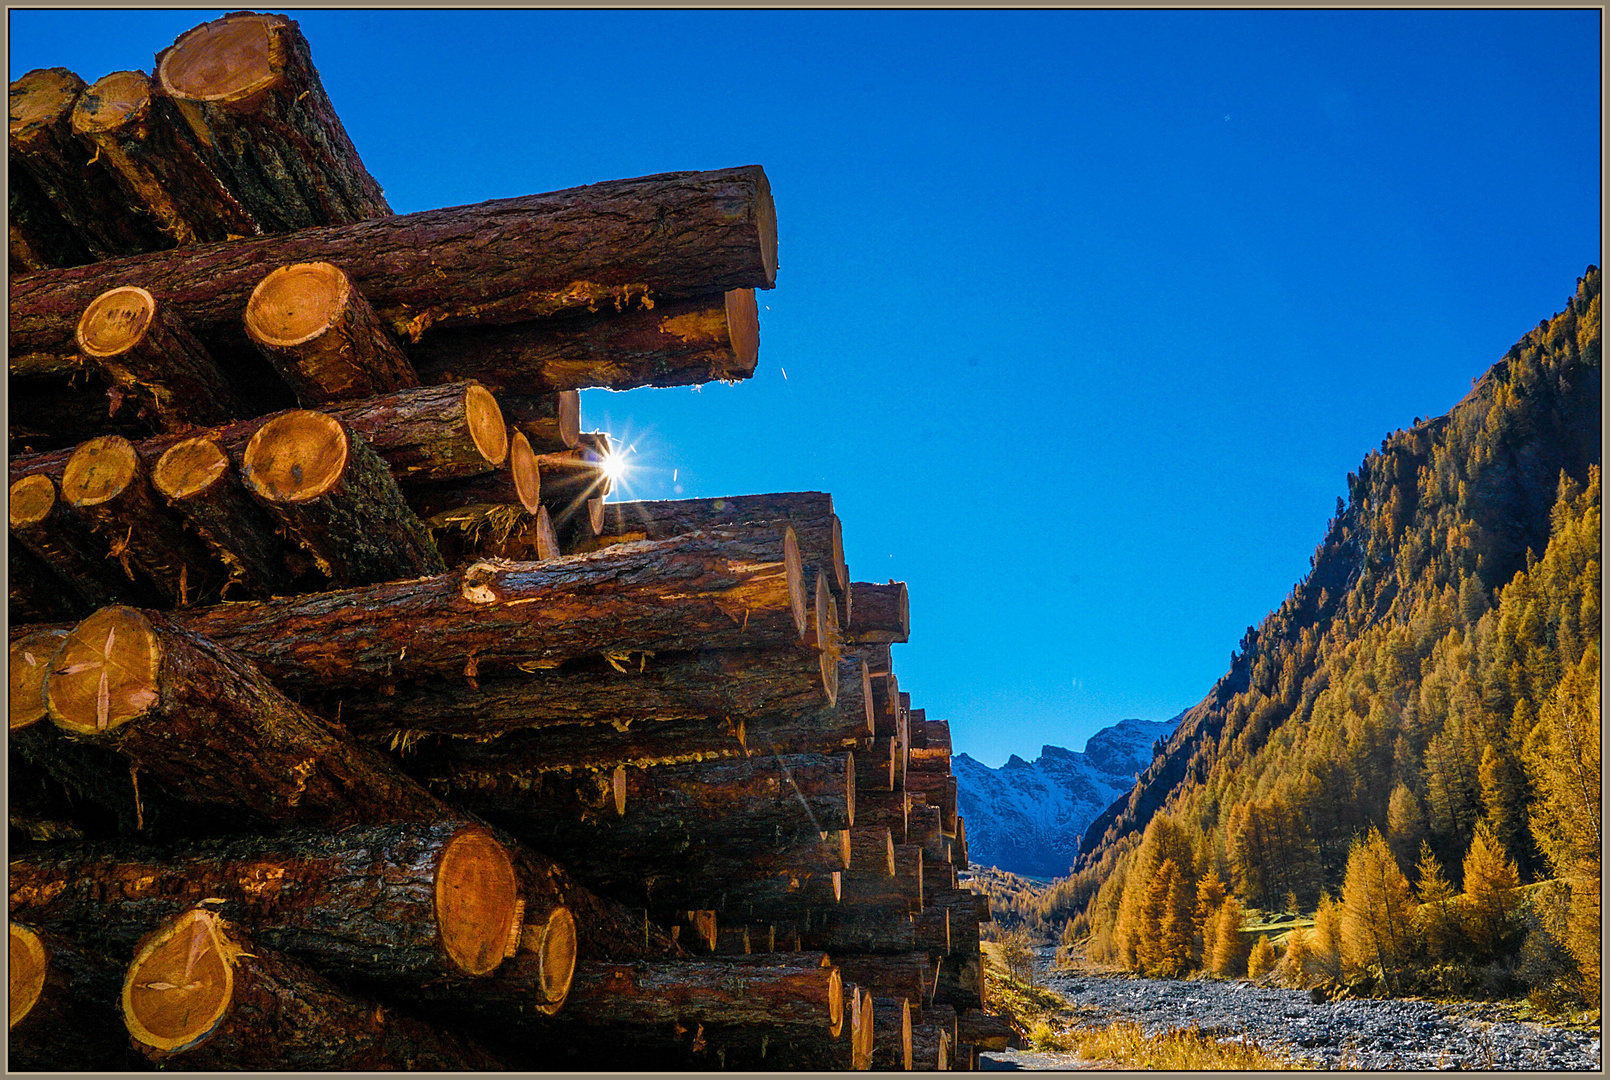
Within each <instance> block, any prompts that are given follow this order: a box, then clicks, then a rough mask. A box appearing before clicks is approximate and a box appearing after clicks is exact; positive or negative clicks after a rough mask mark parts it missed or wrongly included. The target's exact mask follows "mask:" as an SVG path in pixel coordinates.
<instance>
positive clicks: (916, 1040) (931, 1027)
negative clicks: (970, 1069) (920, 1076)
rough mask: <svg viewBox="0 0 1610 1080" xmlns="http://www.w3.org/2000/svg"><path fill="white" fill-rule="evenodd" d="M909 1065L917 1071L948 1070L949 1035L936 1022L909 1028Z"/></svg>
mask: <svg viewBox="0 0 1610 1080" xmlns="http://www.w3.org/2000/svg"><path fill="white" fill-rule="evenodd" d="M911 1067H912V1068H913V1069H915V1070H917V1071H918V1072H949V1071H950V1036H948V1035H946V1034H945V1029H944V1028H942V1027H940V1026H939V1025H937V1024H917V1025H915V1026H913V1027H912V1029H911Z"/></svg>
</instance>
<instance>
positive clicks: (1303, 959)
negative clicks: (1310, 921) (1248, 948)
mask: <svg viewBox="0 0 1610 1080" xmlns="http://www.w3.org/2000/svg"><path fill="white" fill-rule="evenodd" d="M1312 941H1313V932H1312V931H1310V930H1305V929H1304V928H1302V927H1300V926H1299V927H1297V928H1295V929H1294V930H1292V932H1291V934H1290V935H1289V936H1288V937H1287V938H1286V955H1285V956H1283V957H1281V958H1280V972H1279V974H1280V981H1281V983H1282V984H1284V985H1286V986H1296V987H1303V986H1307V985H1308V978H1309V968H1310V966H1311V957H1312V953H1313V947H1312V944H1311V943H1312ZM1248 966H1249V967H1250V961H1249V962H1248Z"/></svg>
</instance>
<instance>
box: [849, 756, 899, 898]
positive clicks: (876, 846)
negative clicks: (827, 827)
mask: <svg viewBox="0 0 1610 1080" xmlns="http://www.w3.org/2000/svg"><path fill="white" fill-rule="evenodd" d="M860 778H861V766H860V761H859V755H857V762H856V780H857V782H858V783H859V781H860ZM847 869H850V870H854V871H856V872H857V876H863V875H864V876H871V877H886V878H892V877H894V873H895V864H894V839H893V838H892V837H891V836H890V835H889V827H888V826H887V825H857V826H856V827H855V828H853V829H851V830H850V865H849V866H848V867H847Z"/></svg>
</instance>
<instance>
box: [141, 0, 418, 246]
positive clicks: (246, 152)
mask: <svg viewBox="0 0 1610 1080" xmlns="http://www.w3.org/2000/svg"><path fill="white" fill-rule="evenodd" d="M156 81H157V82H158V84H159V85H160V87H161V90H162V93H163V94H164V95H166V96H167V97H168V98H170V99H171V100H172V102H173V104H174V105H175V106H176V110H177V112H178V113H179V114H180V115H181V116H182V117H183V118H184V121H185V123H186V124H187V125H188V126H189V127H190V129H191V130H192V131H193V132H194V134H195V136H196V138H197V139H198V140H200V141H201V142H202V143H204V144H206V145H208V146H212V147H214V148H216V150H217V151H218V153H217V156H216V158H215V159H214V164H215V167H216V168H218V169H220V170H221V171H222V175H221V176H220V179H222V180H223V182H224V184H225V185H227V187H228V188H229V190H230V192H231V193H233V194H234V196H235V198H236V199H238V200H239V201H240V202H241V203H242V204H243V205H244V206H246V207H248V208H249V209H250V211H251V214H252V216H253V218H254V219H255V220H256V221H257V222H258V224H259V225H260V226H261V227H262V229H263V231H265V232H285V231H288V230H292V229H307V228H310V227H313V226H319V225H338V224H341V223H345V222H354V221H360V220H362V219H365V218H378V217H385V216H389V215H390V214H391V207H389V206H388V205H386V198H385V196H384V195H383V194H382V193H381V190H380V185H379V184H378V183H376V182H375V179H374V177H372V176H370V175H369V171H368V170H367V169H365V168H364V166H363V162H362V161H361V160H360V159H359V157H358V152H357V150H356V149H355V148H354V147H353V145H352V140H351V139H350V138H349V137H348V136H347V132H346V129H345V128H344V127H343V126H342V124H341V120H340V118H339V117H338V116H336V113H335V108H334V107H333V106H332V105H331V104H330V99H329V96H328V95H326V94H325V92H324V85H323V83H322V82H321V81H320V79H319V73H318V69H317V68H315V67H314V66H313V58H312V54H311V51H310V50H309V48H308V43H307V39H306V38H305V37H303V36H302V32H301V31H300V30H299V29H298V28H297V25H296V23H294V22H292V21H291V20H290V19H287V18H286V17H285V16H283V15H259V14H255V13H252V12H236V13H234V14H231V15H226V16H224V17H223V18H222V19H215V20H214V21H212V22H209V23H205V24H203V25H201V26H198V27H196V28H195V29H193V30H190V31H188V32H187V33H185V34H183V35H181V36H180V37H179V38H178V39H177V40H176V41H175V42H174V43H173V45H172V46H171V47H170V48H167V49H164V50H163V51H162V52H160V53H158V54H157V59H156Z"/></svg>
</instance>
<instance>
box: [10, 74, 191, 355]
mask: <svg viewBox="0 0 1610 1080" xmlns="http://www.w3.org/2000/svg"><path fill="white" fill-rule="evenodd" d="M84 89H85V84H84V80H83V79H80V78H79V77H78V76H77V75H75V74H73V73H72V72H71V71H68V70H67V69H66V68H61V67H57V68H36V69H34V70H33V71H30V72H28V73H27V74H26V75H24V76H22V78H20V79H17V80H16V81H15V82H13V83H12V84H11V110H10V114H11V115H10V120H11V142H10V163H11V169H12V172H14V173H15V172H24V173H27V174H28V176H29V177H30V178H31V179H32V180H33V181H34V183H35V184H36V185H38V187H39V189H40V191H41V192H43V193H44V195H45V197H46V198H47V199H49V200H50V204H51V206H52V207H54V208H55V210H56V212H57V213H58V214H59V215H60V216H61V218H62V220H63V221H65V222H66V223H67V225H68V226H69V227H70V228H71V229H72V230H73V233H74V235H75V236H76V238H77V239H78V240H79V242H80V243H82V244H83V246H84V247H85V248H87V249H88V250H89V252H90V253H91V254H92V255H94V257H95V258H97V259H115V258H118V257H120V256H123V255H133V254H135V253H136V252H147V251H155V250H157V249H158V248H163V247H171V246H173V240H172V239H171V238H168V237H164V236H163V235H162V232H161V231H160V230H159V229H158V227H157V223H156V221H155V220H154V219H153V218H152V217H151V216H150V215H149V214H148V213H145V212H144V211H143V210H134V211H133V212H131V210H130V207H129V206H128V200H127V199H126V198H125V197H124V195H123V192H122V191H121V190H120V189H119V187H118V183H117V178H116V177H115V176H114V174H113V173H112V170H111V169H110V167H109V166H108V165H107V164H106V163H104V162H101V161H97V160H95V159H94V157H93V156H92V154H91V152H90V151H88V150H86V149H85V147H84V145H83V143H81V142H80V141H79V140H78V139H77V138H76V137H75V136H74V135H73V120H72V114H73V106H74V104H75V103H76V102H77V101H78V98H79V95H80V94H82V93H83V92H84ZM102 288H105V286H102ZM95 291H96V292H99V291H100V290H99V289H97V290H95ZM91 299H92V297H91V296H86V297H84V299H83V300H82V301H81V302H79V304H78V305H77V308H76V310H75V311H74V312H73V314H72V316H71V317H72V319H73V320H74V321H76V320H77V318H78V315H77V312H78V311H82V310H83V309H84V305H85V304H87V303H89V301H90V300H91ZM62 329H64V330H65V331H66V332H65V333H63V334H61V335H60V338H59V340H60V341H61V343H62V344H65V343H66V340H67V339H68V338H70V337H71V335H72V327H71V326H66V327H63V328H62ZM16 348H17V346H16V343H15V342H13V343H12V349H13V350H15V349H16Z"/></svg>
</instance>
